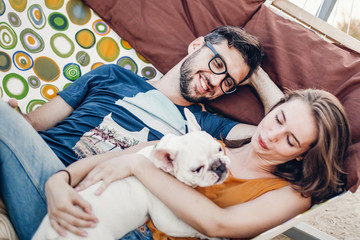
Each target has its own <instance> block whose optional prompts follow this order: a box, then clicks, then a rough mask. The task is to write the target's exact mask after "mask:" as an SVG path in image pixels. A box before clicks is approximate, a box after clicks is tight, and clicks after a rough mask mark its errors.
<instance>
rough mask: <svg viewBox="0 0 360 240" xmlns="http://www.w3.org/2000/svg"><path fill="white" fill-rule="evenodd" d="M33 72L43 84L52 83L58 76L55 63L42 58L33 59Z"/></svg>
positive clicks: (58, 70)
mask: <svg viewBox="0 0 360 240" xmlns="http://www.w3.org/2000/svg"><path fill="white" fill-rule="evenodd" d="M33 70H34V72H35V74H36V76H38V78H40V79H41V80H43V81H45V82H53V81H55V80H57V79H58V78H59V76H60V69H59V66H58V65H57V64H56V62H55V61H54V60H52V59H51V58H48V57H44V56H43V57H38V58H37V59H35V61H34V67H33Z"/></svg>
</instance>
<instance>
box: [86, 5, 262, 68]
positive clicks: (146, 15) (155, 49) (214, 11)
mask: <svg viewBox="0 0 360 240" xmlns="http://www.w3.org/2000/svg"><path fill="white" fill-rule="evenodd" d="M264 1H265V0H197V1H194V0H161V1H159V0H116V1H114V0H100V1H99V0H83V2H84V3H86V4H87V5H89V6H90V7H91V8H92V9H93V10H94V11H95V12H96V13H97V14H98V15H99V16H100V17H101V18H102V19H103V20H105V21H106V22H107V23H108V24H109V25H110V27H111V28H112V29H113V30H114V31H115V32H116V33H118V34H119V35H120V36H121V37H122V38H123V39H125V40H127V41H128V42H129V43H130V44H131V46H132V47H134V48H135V49H136V51H137V52H138V53H140V54H141V55H142V56H143V57H145V58H146V59H147V60H150V61H151V63H152V64H153V65H154V66H155V67H156V68H157V69H158V70H159V71H160V72H162V73H165V72H167V71H168V70H169V69H170V68H172V67H173V66H175V64H176V63H178V62H179V61H180V60H181V59H182V58H183V57H184V56H186V53H187V51H186V49H187V46H188V44H189V43H190V42H192V41H193V40H194V39H195V38H196V37H198V36H202V35H205V34H207V33H209V32H210V31H211V30H212V29H214V28H215V27H216V26H219V25H234V26H243V25H244V24H245V23H246V22H247V21H248V20H249V18H250V17H251V16H252V14H253V13H254V12H255V11H256V9H257V8H258V7H259V6H260V5H261V4H262V3H263V2H264Z"/></svg>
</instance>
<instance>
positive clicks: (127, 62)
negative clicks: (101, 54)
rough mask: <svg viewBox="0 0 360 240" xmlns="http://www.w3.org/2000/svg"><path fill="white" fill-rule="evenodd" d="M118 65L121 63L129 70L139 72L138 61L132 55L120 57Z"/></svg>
mask: <svg viewBox="0 0 360 240" xmlns="http://www.w3.org/2000/svg"><path fill="white" fill-rule="evenodd" d="M117 65H119V66H121V67H123V68H125V69H127V70H130V71H132V72H133V73H135V74H137V72H138V66H137V64H136V62H135V61H134V60H133V59H132V58H130V57H127V56H124V57H122V58H120V59H119V60H118V62H117Z"/></svg>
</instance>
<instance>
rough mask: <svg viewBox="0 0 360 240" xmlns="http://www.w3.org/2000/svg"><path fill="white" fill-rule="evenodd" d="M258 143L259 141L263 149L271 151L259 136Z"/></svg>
mask: <svg viewBox="0 0 360 240" xmlns="http://www.w3.org/2000/svg"><path fill="white" fill-rule="evenodd" d="M258 141H259V145H260V146H261V147H262V148H264V149H266V150H268V149H269V148H268V146H267V145H266V143H265V142H264V140H263V139H262V138H261V136H260V135H259V138H258Z"/></svg>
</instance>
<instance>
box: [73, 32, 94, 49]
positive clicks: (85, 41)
mask: <svg viewBox="0 0 360 240" xmlns="http://www.w3.org/2000/svg"><path fill="white" fill-rule="evenodd" d="M75 40H76V42H77V43H78V44H79V46H80V47H82V48H85V49H89V48H92V47H93V46H94V45H95V42H96V38H95V35H94V33H93V32H92V31H90V30H89V29H82V30H80V31H78V32H77V33H76V34H75Z"/></svg>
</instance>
